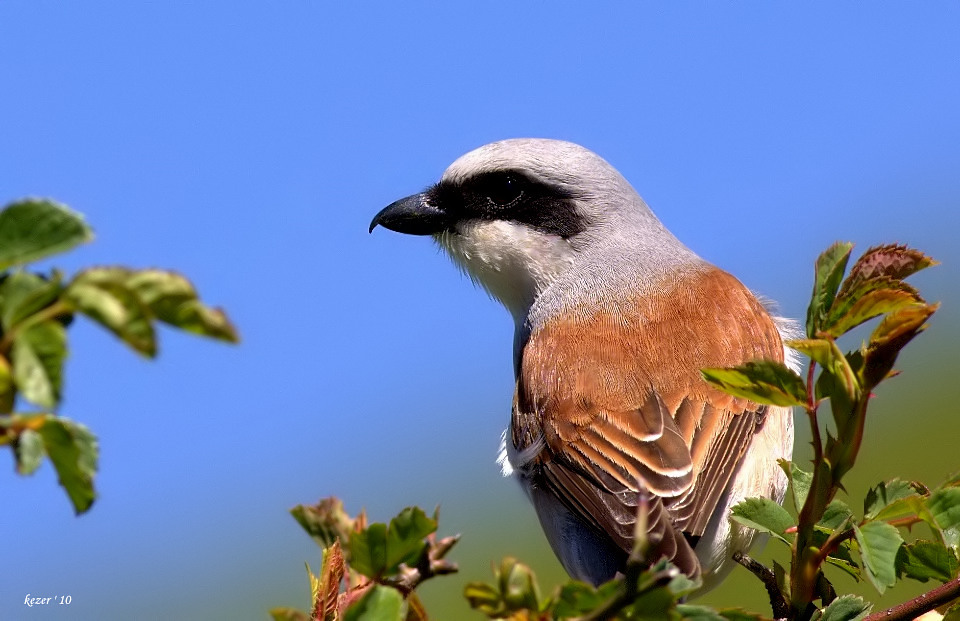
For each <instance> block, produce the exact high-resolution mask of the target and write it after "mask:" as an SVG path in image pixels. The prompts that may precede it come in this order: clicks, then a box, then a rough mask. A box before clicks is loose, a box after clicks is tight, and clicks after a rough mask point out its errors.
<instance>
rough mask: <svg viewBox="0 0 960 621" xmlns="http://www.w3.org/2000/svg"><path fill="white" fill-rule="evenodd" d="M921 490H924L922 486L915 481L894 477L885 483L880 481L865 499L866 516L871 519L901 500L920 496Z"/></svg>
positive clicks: (864, 510) (864, 509)
mask: <svg viewBox="0 0 960 621" xmlns="http://www.w3.org/2000/svg"><path fill="white" fill-rule="evenodd" d="M920 491H922V486H920V485H919V484H918V483H914V482H913V481H904V480H902V479H892V480H890V481H887V482H885V483H878V484H877V485H876V486H875V487H872V488H870V490H869V491H868V492H867V496H866V498H864V500H863V513H864V516H865V517H867V518H869V519H873V518H876V517H877V516H878V514H879V513H880V512H881V511H883V510H884V509H887V508H888V507H890V505H892V504H894V503H895V502H897V501H899V500H904V499H906V498H908V497H911V496H914V497H917V498H919V492H920Z"/></svg>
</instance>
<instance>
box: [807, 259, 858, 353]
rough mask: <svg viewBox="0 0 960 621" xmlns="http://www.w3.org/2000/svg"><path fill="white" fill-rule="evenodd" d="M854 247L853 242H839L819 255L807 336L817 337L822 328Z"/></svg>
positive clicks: (809, 310) (808, 310) (808, 311)
mask: <svg viewBox="0 0 960 621" xmlns="http://www.w3.org/2000/svg"><path fill="white" fill-rule="evenodd" d="M852 249H853V244H851V243H849V242H837V243H835V244H833V245H832V246H830V247H829V248H827V249H826V250H824V251H823V253H821V254H820V256H819V257H817V263H816V268H815V270H814V280H813V294H812V295H811V297H810V306H809V307H808V308H807V336H808V337H810V338H815V337H816V336H817V334H818V333H819V332H820V330H821V322H822V321H823V318H824V316H825V315H826V312H827V310H828V309H829V308H830V306H831V305H832V304H833V300H834V297H835V296H836V295H837V289H838V288H839V287H840V281H841V280H843V272H844V270H846V268H847V261H849V260H850V251H851V250H852Z"/></svg>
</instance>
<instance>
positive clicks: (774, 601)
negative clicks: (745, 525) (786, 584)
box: [733, 552, 790, 619]
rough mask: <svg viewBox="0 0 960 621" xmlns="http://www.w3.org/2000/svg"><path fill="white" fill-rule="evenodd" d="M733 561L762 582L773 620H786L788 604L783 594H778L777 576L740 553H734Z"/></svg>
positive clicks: (788, 610) (788, 613) (788, 611)
mask: <svg viewBox="0 0 960 621" xmlns="http://www.w3.org/2000/svg"><path fill="white" fill-rule="evenodd" d="M733 560H734V562H736V563H739V564H741V565H743V566H744V567H746V568H747V570H748V571H750V573H752V574H753V575H754V576H756V577H757V578H759V579H760V581H761V582H763V586H764V588H766V589H767V596H768V597H769V598H770V608H771V610H772V612H773V618H774V619H786V618H787V617H789V616H790V604H788V603H787V600H786V599H784V597H783V593H781V592H780V586H779V585H778V584H777V576H776V575H775V574H774V573H773V571H771V570H770V569H769V568H768V567H767V566H765V565H763V564H762V563H758V562H757V561H755V560H753V559H752V558H750V557H749V556H747V555H746V554H743V553H741V552H736V553H734V555H733Z"/></svg>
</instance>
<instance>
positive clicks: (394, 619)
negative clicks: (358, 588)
mask: <svg viewBox="0 0 960 621" xmlns="http://www.w3.org/2000/svg"><path fill="white" fill-rule="evenodd" d="M404 608H405V607H404V604H403V596H402V595H400V591H397V590H396V589H394V588H391V587H388V586H383V585H380V584H376V585H374V586H373V588H371V589H370V590H369V591H367V592H366V593H365V594H364V595H363V597H361V598H360V599H359V600H357V601H356V602H354V603H353V604H351V605H350V607H349V608H347V610H346V611H344V613H343V621H403V619H404V616H405V614H406V611H405V610H404Z"/></svg>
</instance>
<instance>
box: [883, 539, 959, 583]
mask: <svg viewBox="0 0 960 621" xmlns="http://www.w3.org/2000/svg"><path fill="white" fill-rule="evenodd" d="M958 570H960V564H958V563H957V557H956V555H955V554H954V553H953V550H951V549H949V548H947V547H946V546H945V545H943V544H942V543H941V542H939V541H929V540H927V539H920V540H918V541H915V542H913V543H907V544H904V545H903V547H902V548H900V551H899V552H898V553H897V576H898V577H903V576H906V577H908V578H912V579H914V580H919V581H920V582H926V581H927V580H929V579H930V578H933V579H934V580H939V581H940V582H947V581H948V580H952V579H954V578H955V577H956V576H957V571H958Z"/></svg>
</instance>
